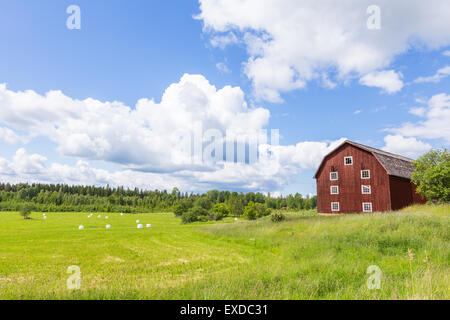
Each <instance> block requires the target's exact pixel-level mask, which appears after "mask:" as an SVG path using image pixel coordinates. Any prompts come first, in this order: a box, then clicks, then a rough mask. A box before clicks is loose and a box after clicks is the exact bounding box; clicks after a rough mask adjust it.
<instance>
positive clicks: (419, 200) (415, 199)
mask: <svg viewBox="0 0 450 320" xmlns="http://www.w3.org/2000/svg"><path fill="white" fill-rule="evenodd" d="M416 188H417V186H416V185H415V184H414V183H412V182H411V191H412V198H413V203H414V204H425V203H427V199H423V198H422V196H421V195H420V194H417V193H416Z"/></svg>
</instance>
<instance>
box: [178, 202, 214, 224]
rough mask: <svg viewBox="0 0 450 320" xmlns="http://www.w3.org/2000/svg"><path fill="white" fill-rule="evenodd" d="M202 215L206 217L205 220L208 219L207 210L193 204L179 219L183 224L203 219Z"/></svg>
mask: <svg viewBox="0 0 450 320" xmlns="http://www.w3.org/2000/svg"><path fill="white" fill-rule="evenodd" d="M204 217H206V221H208V220H209V218H208V211H207V210H205V209H203V208H202V207H199V206H194V207H192V208H191V209H189V210H188V211H186V212H184V213H183V214H182V215H181V220H182V222H183V223H184V224H186V223H191V222H196V221H204Z"/></svg>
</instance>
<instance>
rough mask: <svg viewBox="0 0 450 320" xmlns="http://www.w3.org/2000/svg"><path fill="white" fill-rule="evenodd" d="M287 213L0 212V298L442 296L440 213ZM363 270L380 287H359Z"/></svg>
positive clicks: (446, 216) (444, 234)
mask: <svg viewBox="0 0 450 320" xmlns="http://www.w3.org/2000/svg"><path fill="white" fill-rule="evenodd" d="M286 215H287V219H286V220H285V221H284V222H280V223H273V222H271V221H270V218H269V217H266V218H264V219H261V220H257V221H252V222H248V221H238V222H235V221H234V220H232V219H227V220H225V221H224V222H222V223H206V224H205V223H194V224H192V225H181V224H180V220H179V219H175V218H173V216H172V215H170V214H141V215H125V216H123V217H121V216H119V215H117V214H110V219H109V220H108V224H111V225H112V229H111V230H108V231H107V230H105V229H104V225H105V224H106V223H105V221H104V220H103V221H101V219H92V218H91V220H89V219H87V218H86V216H87V214H75V213H70V214H68V213H64V214H58V213H54V214H53V213H49V214H47V216H48V219H47V220H45V221H44V220H42V219H37V218H36V216H37V214H33V215H32V217H33V216H34V217H35V219H34V220H31V221H25V220H23V219H21V218H20V216H19V215H18V214H11V213H9V214H5V213H4V214H0V225H1V227H0V298H1V299H10V298H11V299H23V298H29V299H73V298H75V299H448V298H449V290H448V288H449V287H450V280H449V274H450V272H449V271H450V269H449V261H450V241H449V240H450V233H449V230H450V228H449V223H450V206H448V205H447V206H445V205H443V206H415V207H410V208H407V209H405V210H402V211H401V212H393V213H373V214H358V215H342V216H332V217H329V216H327V217H323V216H317V215H316V214H313V213H312V212H309V213H305V212H301V213H286ZM136 219H140V220H141V222H143V223H151V224H152V228H151V229H145V230H137V229H136V225H135V220H136ZM79 224H84V225H85V227H86V230H84V231H83V232H82V231H79V230H77V227H78V225H79ZM69 265H79V266H80V267H81V272H82V287H81V290H79V291H68V290H67V289H66V286H65V285H66V279H67V277H68V275H67V274H66V270H67V267H68V266H69ZM371 265H376V266H378V267H379V268H380V269H381V271H382V277H381V288H380V289H379V290H376V289H373V290H371V289H369V288H368V286H367V284H366V282H367V279H368V277H369V276H370V275H369V274H367V268H368V267H369V266H371Z"/></svg>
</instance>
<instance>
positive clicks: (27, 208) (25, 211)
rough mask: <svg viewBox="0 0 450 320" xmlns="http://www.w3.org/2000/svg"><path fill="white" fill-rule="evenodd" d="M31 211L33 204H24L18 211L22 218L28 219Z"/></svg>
mask: <svg viewBox="0 0 450 320" xmlns="http://www.w3.org/2000/svg"><path fill="white" fill-rule="evenodd" d="M31 211H33V206H31V205H29V204H24V205H23V206H22V208H20V212H19V213H20V215H21V216H22V217H23V218H24V219H30V218H29V216H30V215H31Z"/></svg>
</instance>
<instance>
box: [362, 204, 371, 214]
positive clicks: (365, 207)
mask: <svg viewBox="0 0 450 320" xmlns="http://www.w3.org/2000/svg"><path fill="white" fill-rule="evenodd" d="M362 209H363V212H372V202H363V204H362Z"/></svg>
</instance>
